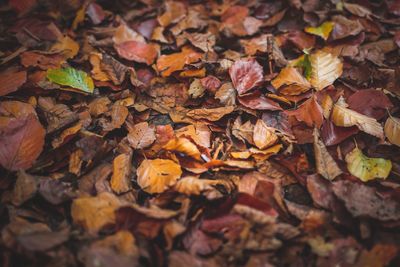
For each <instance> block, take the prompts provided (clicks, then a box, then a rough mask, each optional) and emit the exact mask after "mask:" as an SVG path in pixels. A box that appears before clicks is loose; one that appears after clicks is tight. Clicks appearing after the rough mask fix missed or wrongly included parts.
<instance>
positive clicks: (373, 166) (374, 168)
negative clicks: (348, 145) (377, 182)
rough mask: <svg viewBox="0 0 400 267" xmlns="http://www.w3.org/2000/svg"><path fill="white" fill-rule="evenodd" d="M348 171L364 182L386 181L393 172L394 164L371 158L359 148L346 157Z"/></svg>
mask: <svg viewBox="0 0 400 267" xmlns="http://www.w3.org/2000/svg"><path fill="white" fill-rule="evenodd" d="M346 163H347V169H348V170H349V172H350V173H351V174H352V175H354V176H355V177H357V178H359V179H360V180H361V181H363V182H368V181H369V180H373V179H377V178H381V179H386V178H387V177H388V176H389V174H390V171H391V170H392V162H391V161H390V160H388V159H383V158H369V157H367V156H365V155H364V154H363V152H362V151H361V149H359V148H358V147H356V148H354V149H353V150H352V151H351V152H350V153H348V154H347V155H346Z"/></svg>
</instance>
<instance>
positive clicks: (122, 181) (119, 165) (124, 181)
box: [110, 154, 132, 194]
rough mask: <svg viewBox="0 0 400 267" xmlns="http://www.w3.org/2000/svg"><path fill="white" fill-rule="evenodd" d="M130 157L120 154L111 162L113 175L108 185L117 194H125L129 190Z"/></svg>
mask: <svg viewBox="0 0 400 267" xmlns="http://www.w3.org/2000/svg"><path fill="white" fill-rule="evenodd" d="M131 160H132V155H131V154H120V155H118V156H116V157H115V158H114V160H113V175H112V176H111V180H110V185H111V188H112V190H113V191H114V192H116V193H117V194H120V193H125V192H127V191H129V190H130V189H131V176H132V163H131Z"/></svg>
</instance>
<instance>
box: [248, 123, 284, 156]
mask: <svg viewBox="0 0 400 267" xmlns="http://www.w3.org/2000/svg"><path fill="white" fill-rule="evenodd" d="M253 141H254V144H255V145H256V146H257V147H258V148H259V149H265V148H267V147H270V146H272V145H273V144H275V143H276V142H277V141H278V136H277V135H276V134H275V129H274V128H270V127H268V126H267V125H266V124H265V122H264V121H263V120H257V123H256V125H255V126H254V132H253Z"/></svg>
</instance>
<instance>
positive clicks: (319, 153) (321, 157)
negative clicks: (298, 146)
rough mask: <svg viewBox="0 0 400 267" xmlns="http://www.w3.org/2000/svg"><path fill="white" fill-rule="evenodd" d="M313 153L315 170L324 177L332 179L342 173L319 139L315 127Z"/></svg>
mask: <svg viewBox="0 0 400 267" xmlns="http://www.w3.org/2000/svg"><path fill="white" fill-rule="evenodd" d="M314 155H315V165H316V167H317V172H318V173H319V174H321V175H322V176H323V177H324V178H326V179H328V180H333V179H335V178H336V177H337V176H339V175H340V174H342V171H341V170H340V168H339V166H338V165H337V163H336V161H335V160H334V159H333V157H332V156H331V154H329V152H328V150H327V149H326V147H325V145H324V143H323V142H322V141H321V139H320V136H319V132H318V130H317V128H314Z"/></svg>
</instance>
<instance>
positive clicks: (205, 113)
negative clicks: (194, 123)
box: [186, 106, 235, 121]
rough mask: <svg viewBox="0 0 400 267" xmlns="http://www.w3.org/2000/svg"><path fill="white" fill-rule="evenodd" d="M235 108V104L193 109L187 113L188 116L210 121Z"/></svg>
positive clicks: (216, 119)
mask: <svg viewBox="0 0 400 267" xmlns="http://www.w3.org/2000/svg"><path fill="white" fill-rule="evenodd" d="M234 109H235V107H233V106H226V107H220V108H201V109H191V110H189V111H188V112H187V113H186V116H188V117H191V118H193V119H196V120H200V119H204V120H209V121H218V120H220V119H221V118H222V117H223V116H225V115H227V114H230V113H232V111H233V110H234Z"/></svg>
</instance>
